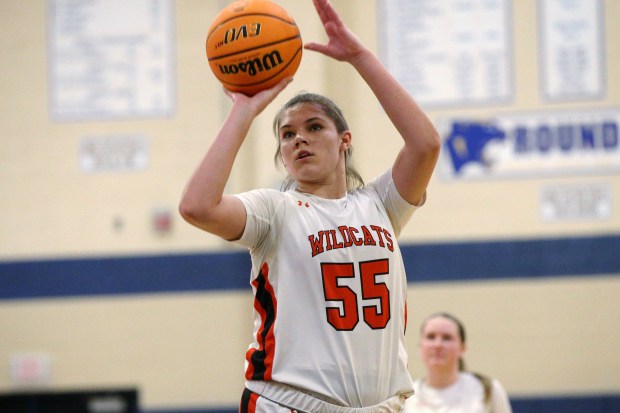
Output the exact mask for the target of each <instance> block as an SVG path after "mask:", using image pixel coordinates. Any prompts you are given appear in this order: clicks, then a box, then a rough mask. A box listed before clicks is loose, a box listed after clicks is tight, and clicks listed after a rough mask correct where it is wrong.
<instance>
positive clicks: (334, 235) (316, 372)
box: [237, 170, 416, 407]
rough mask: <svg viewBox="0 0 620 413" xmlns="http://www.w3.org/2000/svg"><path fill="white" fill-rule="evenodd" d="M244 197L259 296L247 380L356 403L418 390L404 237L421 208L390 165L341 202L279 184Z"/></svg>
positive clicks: (370, 402)
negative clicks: (409, 337) (408, 328)
mask: <svg viewBox="0 0 620 413" xmlns="http://www.w3.org/2000/svg"><path fill="white" fill-rule="evenodd" d="M237 196H238V197H239V198H240V199H241V200H242V202H243V204H244V205H245V208H246V211H247V223H246V227H245V230H244V233H243V235H242V237H241V239H240V240H239V241H238V242H239V243H241V244H242V245H245V246H247V247H248V248H250V252H251V257H252V275H251V283H252V288H253V291H254V295H255V301H254V340H255V341H254V342H253V343H252V344H251V346H250V349H249V350H248V352H247V356H246V359H247V361H246V379H248V380H251V381H254V380H267V381H270V380H273V381H275V382H280V383H286V384H288V385H291V386H295V387H298V388H301V389H304V390H306V391H310V392H312V393H315V394H317V395H319V397H321V398H322V399H323V400H327V401H330V402H331V403H334V404H338V405H341V406H348V407H365V406H371V405H375V404H378V403H381V402H383V401H385V400H386V399H388V398H390V397H392V396H394V395H398V394H403V395H409V394H411V393H412V391H413V381H412V379H411V376H410V374H409V372H408V370H407V354H406V350H405V343H404V332H405V323H406V294H407V281H406V276H405V270H404V266H403V262H402V257H401V253H400V249H399V247H398V244H397V242H396V237H397V236H398V235H399V233H400V230H401V228H402V226H403V225H404V224H405V223H406V222H407V221H408V220H409V218H410V217H411V214H412V213H413V211H414V210H415V209H416V207H415V206H412V205H410V204H408V203H407V202H406V201H405V200H404V199H403V198H402V197H401V196H400V195H399V194H398V191H397V190H396V187H395V185H394V182H393V180H392V174H391V170H388V171H387V172H385V173H384V174H382V175H381V176H379V177H378V178H377V179H375V180H374V181H372V182H370V183H369V184H368V185H366V186H365V187H363V188H361V189H358V190H355V191H352V192H350V193H348V194H347V195H346V197H344V198H341V199H324V198H321V197H317V196H314V195H308V194H304V193H301V192H298V191H296V190H289V191H286V192H280V191H276V190H273V189H258V190H253V191H250V192H246V193H243V194H239V195H237ZM276 401H277V400H276Z"/></svg>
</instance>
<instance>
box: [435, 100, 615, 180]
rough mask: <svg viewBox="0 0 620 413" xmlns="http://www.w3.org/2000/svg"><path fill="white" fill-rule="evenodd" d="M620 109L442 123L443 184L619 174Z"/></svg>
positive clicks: (540, 113) (523, 115)
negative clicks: (450, 181) (465, 181)
mask: <svg viewBox="0 0 620 413" xmlns="http://www.w3.org/2000/svg"><path fill="white" fill-rule="evenodd" d="M619 124H620V109H618V108H614V109H603V110H588V111H574V112H568V111H563V112H534V113H530V114H507V115H503V114H500V115H498V116H496V117H494V118H492V119H486V120H480V119H442V120H439V121H438V122H437V127H438V129H439V131H440V133H441V135H442V138H443V148H442V152H443V153H442V159H441V167H440V170H441V173H442V175H443V176H444V177H445V178H447V179H455V180H461V179H465V180H466V179H481V178H514V177H526V176H527V177H547V176H565V175H589V174H611V173H617V172H618V171H620V143H619V139H618V125H619Z"/></svg>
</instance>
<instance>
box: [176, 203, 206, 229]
mask: <svg viewBox="0 0 620 413" xmlns="http://www.w3.org/2000/svg"><path fill="white" fill-rule="evenodd" d="M178 211H179V215H181V217H182V218H183V219H184V220H185V221H187V222H188V223H190V224H192V225H194V226H198V227H201V226H204V224H205V223H207V222H208V221H209V212H208V208H205V206H204V205H201V204H200V203H197V202H193V201H192V200H191V199H189V198H183V199H182V200H181V202H180V203H179V207H178Z"/></svg>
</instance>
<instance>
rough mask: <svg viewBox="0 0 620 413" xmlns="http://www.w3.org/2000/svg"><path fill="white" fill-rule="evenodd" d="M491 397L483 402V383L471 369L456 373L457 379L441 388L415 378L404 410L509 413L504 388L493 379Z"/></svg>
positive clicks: (412, 411)
mask: <svg viewBox="0 0 620 413" xmlns="http://www.w3.org/2000/svg"><path fill="white" fill-rule="evenodd" d="M491 383H492V384H491V385H492V389H491V399H490V400H489V402H488V403H485V402H484V388H483V386H482V383H481V382H480V380H479V379H478V378H476V376H474V375H473V374H472V373H469V372H466V371H463V372H460V373H459V377H458V379H457V381H456V382H454V383H453V384H451V385H450V386H448V387H445V388H443V389H435V388H432V387H430V386H427V385H426V384H425V380H424V379H418V380H416V381H415V383H414V386H415V394H414V395H413V396H412V397H410V398H408V399H407V402H406V404H405V406H406V407H405V412H406V413H438V412H442V413H489V412H493V413H512V408H511V407H510V401H509V400H508V395H507V394H506V390H504V387H503V386H502V385H501V383H500V382H499V381H497V380H495V379H492V382H491Z"/></svg>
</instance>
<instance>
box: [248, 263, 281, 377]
mask: <svg viewBox="0 0 620 413" xmlns="http://www.w3.org/2000/svg"><path fill="white" fill-rule="evenodd" d="M252 285H253V286H254V288H255V290H256V292H255V295H254V309H255V310H256V312H258V314H259V315H260V318H261V326H260V328H259V329H258V331H257V333H256V337H255V338H256V342H257V343H258V348H251V349H249V350H248V351H247V353H246V355H245V358H246V360H247V361H248V368H247V370H246V372H245V378H246V379H247V380H271V374H272V369H273V357H274V354H275V350H276V340H275V337H274V335H273V327H274V323H275V321H276V315H277V309H278V302H277V300H276V295H275V293H274V291H273V286H272V285H271V283H270V282H269V266H268V265H267V263H264V264H263V266H262V267H261V271H260V273H259V274H258V276H257V277H256V279H255V280H254V281H252Z"/></svg>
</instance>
